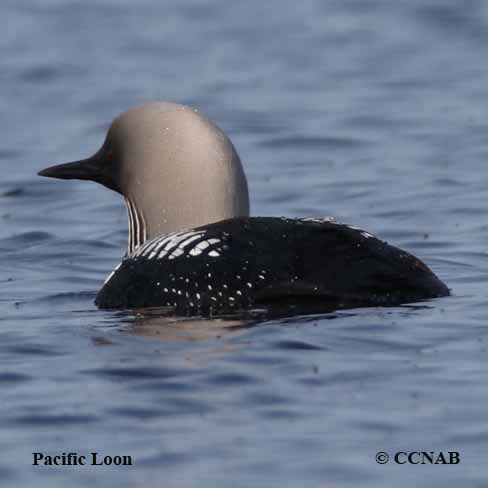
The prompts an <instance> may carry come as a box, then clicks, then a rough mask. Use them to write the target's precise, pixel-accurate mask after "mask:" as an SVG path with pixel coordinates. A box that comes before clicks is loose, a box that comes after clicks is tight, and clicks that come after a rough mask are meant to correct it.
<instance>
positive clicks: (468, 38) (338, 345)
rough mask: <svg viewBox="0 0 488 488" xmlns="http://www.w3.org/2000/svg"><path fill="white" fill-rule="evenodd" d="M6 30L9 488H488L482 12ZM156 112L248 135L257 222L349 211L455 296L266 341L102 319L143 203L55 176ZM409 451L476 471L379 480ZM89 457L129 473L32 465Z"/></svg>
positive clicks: (211, 3) (335, 5) (115, 18)
mask: <svg viewBox="0 0 488 488" xmlns="http://www.w3.org/2000/svg"><path fill="white" fill-rule="evenodd" d="M0 19H2V20H1V23H2V27H3V28H2V33H3V35H2V38H1V40H0V54H1V55H0V63H1V66H0V68H1V69H0V110H1V112H0V113H1V114H2V116H1V118H0V127H1V133H2V137H1V139H0V165H1V168H2V170H3V171H2V178H1V180H0V218H1V222H2V226H1V227H0V250H1V253H0V269H1V274H0V291H1V292H0V310H1V316H0V317H1V318H0V336H1V337H0V362H1V363H0V364H1V367H0V385H1V389H2V394H1V402H0V412H1V415H0V428H1V436H0V448H1V450H2V455H1V456H0V476H1V478H2V480H3V481H4V484H5V485H6V486H34V485H35V486H39V487H43V486H46V487H57V486H72V487H84V486H92V487H99V486H100V487H102V486H108V485H110V486H112V485H113V486H119V487H121V488H123V487H129V486H130V487H132V486H154V485H161V484H164V486H171V487H172V486H175V487H196V486H198V487H201V486H234V487H249V486H256V487H261V486H262V487H283V486H290V487H297V486H300V487H301V486H304V487H315V486H350V487H357V486H362V487H375V488H376V487H391V486H396V487H403V486H405V487H406V486H412V485H413V486H416V487H430V486H441V485H442V486H446V487H447V486H453V487H454V486H455V487H457V486H485V485H486V478H487V477H488V469H487V468H486V462H485V459H484V452H486V449H487V447H488V417H487V413H486V404H487V402H488V390H487V388H486V382H487V379H488V362H487V360H486V359H487V357H488V356H487V341H488V329H487V327H486V324H487V317H488V303H487V300H486V282H487V279H488V254H487V252H488V246H487V244H486V242H487V235H488V225H487V222H486V218H485V209H486V196H487V193H486V188H487V184H488V172H487V170H486V161H487V158H488V110H487V105H486V100H487V99H488V65H487V63H486V59H487V58H488V43H487V40H488V5H487V3H486V2H484V1H482V0H470V1H465V2H458V1H454V0H452V1H450V0H437V1H435V0H408V1H398V2H391V1H382V0H362V1H358V0H341V1H332V0H328V1H324V0H304V1H303V2H300V3H296V2H292V1H288V0H279V1H278V0H270V1H267V2H241V3H237V2H227V1H224V0H207V1H205V2H203V1H199V0H193V1H178V2H176V1H173V2H158V1H156V0H143V1H140V2H129V1H128V0H120V1H115V0H103V1H99V0H97V1H95V0H87V1H84V2H77V1H68V0H63V1H61V0H42V1H41V0H37V1H36V0H20V1H19V0H15V1H13V0H4V1H3V2H2V3H1V6H0ZM154 99H162V100H173V101H179V102H184V103H189V104H192V105H195V106H197V107H199V108H200V109H201V110H202V111H203V112H204V113H206V114H208V115H209V116H210V117H211V118H212V119H214V120H216V121H217V123H218V124H219V125H220V126H221V127H223V128H224V129H225V130H226V131H227V132H228V133H229V135H230V136H231V138H232V140H233V141H234V142H235V145H236V146H237V148H238V151H239V153H240V155H241V158H242V160H243V162H244V165H245V169H246V172H247V175H248V179H249V184H250V190H251V200H252V211H253V214H254V215H278V216H280V215H286V216H320V215H335V216H336V217H337V218H338V219H340V220H342V221H346V222H350V223H354V224H356V225H359V226H361V227H363V228H365V229H367V230H369V231H372V232H374V233H376V234H378V235H379V236H381V237H382V238H384V239H386V240H388V241H389V242H391V243H393V244H395V245H398V246H400V247H403V248H405V249H407V250H409V251H411V252H413V253H414V254H416V255H417V256H419V257H420V258H422V259H423V260H425V261H426V262H427V263H428V264H429V265H430V266H431V267H432V268H433V269H434V270H435V272H436V273H437V274H438V275H439V276H440V277H441V278H442V279H443V280H444V281H446V282H447V283H448V285H449V286H450V287H451V288H452V291H453V296H452V297H449V298H443V299H439V300H434V301H431V302H428V303H424V304H416V305H411V306H405V307H398V308H391V309H363V310H354V311H348V312H341V313H338V314H331V315H322V316H312V317H304V318H291V319H287V320H269V321H267V322H266V321H262V323H260V324H259V326H256V327H252V328H246V327H241V326H239V325H240V324H239V323H234V322H230V323H228V322H223V321H195V320H187V321H182V320H168V319H163V318H160V317H159V318H158V317H157V316H154V315H153V316H144V317H141V316H136V315H134V314H131V313H125V312H106V311H97V310H96V309H95V307H94V305H93V299H94V296H95V293H96V291H97V289H98V288H99V287H100V285H101V283H102V282H103V280H104V278H105V277H106V275H107V274H108V272H109V271H110V270H111V269H112V267H113V266H114V265H115V264H116V263H117V261H118V260H119V259H120V257H121V256H122V254H123V252H124V247H125V245H126V226H127V222H126V213H125V209H124V207H123V204H122V202H121V200H120V198H119V197H118V196H117V195H115V194H111V193H110V192H109V191H107V190H104V189H102V188H101V187H98V186H96V185H93V184H89V183H85V182H59V181H48V180H45V179H41V178H39V177H37V176H36V175H35V173H36V171H37V170H39V169H41V168H43V167H45V166H47V165H49V164H54V163H59V162H63V161H66V160H70V159H71V160H72V159H78V158H80V157H84V156H87V155H89V154H91V153H92V152H94V151H95V150H96V149H97V148H98V146H99V145H100V143H101V142H102V140H103V137H104V131H105V129H106V128H107V126H108V124H109V123H110V121H111V119H112V118H113V116H114V115H116V114H117V113H119V112H121V111H123V110H125V109H127V108H128V107H130V106H132V105H134V104H137V103H140V102H143V101H148V100H154ZM412 450H415V451H443V452H447V451H450V450H451V451H459V453H460V456H461V463H460V464H459V465H453V466H439V465H438V466H429V465H424V466H415V465H396V464H394V463H392V462H390V463H389V464H387V465H383V466H382V465H378V464H377V463H376V462H375V454H376V453H377V452H378V451H386V452H388V453H390V454H392V453H395V452H396V451H412ZM92 451H97V452H100V453H102V454H103V455H131V456H132V458H133V466H132V467H114V466H111V467H58V468H49V467H33V466H31V464H32V452H43V453H45V454H51V455H54V454H60V453H62V452H78V453H79V454H80V455H84V454H87V453H89V452H92Z"/></svg>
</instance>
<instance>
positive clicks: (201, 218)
mask: <svg viewBox="0 0 488 488" xmlns="http://www.w3.org/2000/svg"><path fill="white" fill-rule="evenodd" d="M39 175H41V176H47V177H52V178H61V179H81V180H92V181H95V182H98V183H101V184H102V185H104V186H106V187H107V188H109V189H111V190H114V191H116V192H118V193H120V194H121V195H122V196H123V197H124V198H125V202H126V204H127V211H128V220H129V225H128V227H129V235H128V248H127V254H126V256H125V258H124V259H123V260H122V262H121V263H120V264H119V265H118V266H117V268H116V269H115V270H114V271H113V272H112V273H111V275H110V276H109V277H108V278H107V280H106V281H105V284H104V285H103V287H102V288H101V290H100V291H99V292H98V294H97V297H96V300H95V303H96V304H97V305H98V306H99V307H100V308H144V307H156V306H162V307H169V308H170V309H171V310H174V312H175V313H176V314H181V315H209V314H210V315H211V314H218V313H229V312H233V311H240V310H246V309H251V308H253V307H260V306H267V305H273V304H274V305H276V304H278V305H280V304H283V305H299V306H302V309H303V305H305V307H307V306H308V305H310V306H312V305H322V306H324V308H328V309H339V308H352V307H362V306H381V305H386V306H388V305H397V304H401V303H406V302H413V301H418V300H422V299H428V298H434V297H441V296H445V295H448V294H449V289H448V288H447V287H446V285H444V283H442V282H441V281H440V280H439V279H438V278H437V277H436V275H435V274H434V273H433V272H432V271H431V270H430V269H429V268H428V267H427V266H426V265H425V264H424V263H423V262H422V261H420V260H419V259H417V258H416V257H415V256H413V255H411V254H409V253H407V252H405V251H403V250H401V249H398V248H396V247H394V246H391V245H389V244H387V243H386V242H383V241H382V240H380V239H378V238H376V237H374V236H373V235H372V234H370V233H369V232H366V231H364V230H362V229H359V228H356V227H353V226H350V225H346V224H342V223H338V222H336V221H335V220H334V219H333V218H330V217H325V218H301V219H300V218H298V219H296V218H294V219H290V218H278V217H277V218H274V217H250V216H249V196H248V188H247V181H246V176H245V174H244V170H243V167H242V164H241V161H240V159H239V156H238V154H237V151H236V150H235V148H234V146H233V144H232V142H231V141H230V140H229V138H228V137H227V136H226V134H225V133H224V132H223V131H222V130H221V129H220V128H218V127H217V126H216V125H215V124H214V123H213V122H211V121H210V120H209V119H208V118H206V117H205V116H204V115H202V114H201V113H200V112H199V111H197V110H194V109H192V108H190V107H187V106H184V105H179V104H175V103H168V102H153V103H148V104H145V105H142V106H138V107H135V108H131V109H130V110H128V111H126V112H124V113H122V114H121V115H119V116H118V117H117V118H116V119H115V120H114V121H113V122H112V124H111V126H110V129H109V131H108V133H107V136H106V138H105V142H104V143H103V145H102V147H101V148H100V149H99V150H98V151H97V152H96V153H95V154H94V155H93V156H91V157H89V158H87V159H84V160H81V161H75V162H71V163H65V164H60V165H56V166H51V167H49V168H46V169H44V170H42V171H40V172H39Z"/></svg>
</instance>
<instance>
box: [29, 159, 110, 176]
mask: <svg viewBox="0 0 488 488" xmlns="http://www.w3.org/2000/svg"><path fill="white" fill-rule="evenodd" d="M100 163H101V161H100V159H99V158H98V157H97V156H96V155H95V156H92V157H91V158H88V159H82V160H80V161H73V162H72V163H64V164H58V165H56V166H50V167H49V168H46V169H43V170H42V171H39V173H38V175H39V176H47V177H49V178H60V179H62V180H92V181H98V182H101V180H102V179H103V171H102V165H101V164H100Z"/></svg>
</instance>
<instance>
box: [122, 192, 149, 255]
mask: <svg viewBox="0 0 488 488" xmlns="http://www.w3.org/2000/svg"><path fill="white" fill-rule="evenodd" d="M125 203H126V205H127V214H128V217H129V242H128V244H127V253H128V254H131V253H132V252H134V251H135V250H136V249H137V248H138V247H139V246H141V245H142V244H144V242H145V241H146V239H147V235H148V230H147V224H146V219H145V218H144V214H143V213H142V212H141V211H140V209H139V208H137V207H136V205H135V203H134V201H133V200H132V199H131V198H129V197H125Z"/></svg>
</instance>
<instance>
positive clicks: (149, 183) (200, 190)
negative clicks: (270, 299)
mask: <svg viewBox="0 0 488 488" xmlns="http://www.w3.org/2000/svg"><path fill="white" fill-rule="evenodd" d="M39 174H40V175H41V176H49V177H52V178H62V179H81V180H92V181H96V182H98V183H101V184H102V185H105V186H106V187H108V188H110V189H112V190H114V191H116V192H118V193H120V194H122V195H123V196H124V197H125V200H126V203H127V208H128V213H129V252H131V251H133V250H134V249H135V248H136V247H138V246H139V245H141V244H142V243H143V242H144V241H145V240H146V239H151V238H153V237H156V236H158V235H161V234H166V233H169V232H174V231H178V230H182V229H189V228H192V227H197V226H199V225H204V224H208V223H211V222H217V221H219V220H223V219H227V218H232V217H240V216H247V215H249V196H248V191H247V182H246V176H245V174H244V171H243V169H242V166H241V162H240V160H239V156H238V155H237V152H236V150H235V149H234V146H233V145H232V143H231V141H230V140H229V138H228V137H227V136H226V135H225V134H224V133H223V132H222V130H220V129H219V128H218V127H217V126H216V125H215V124H213V123H212V122H211V121H210V120H208V119H207V118H205V117H204V116H203V115H201V114H200V113H198V112H197V111H195V110H194V109H191V108H189V107H185V106H183V105H177V104H174V103H165V102H155V103H149V104H146V105H142V106H140V107H135V108H132V109H130V110H128V111H127V112H124V113H123V114H121V115H119V116H118V117H117V118H116V119H115V120H114V121H113V122H112V125H111V127H110V129H109V131H108V134H107V137H106V139H105V142H104V143H103V145H102V147H101V148H100V150H99V151H98V152H97V153H96V154H95V155H93V156H91V157H90V158H88V159H84V160H81V161H75V162H72V163H66V164H60V165H57V166H52V167H50V168H46V169H44V170H42V171H41V172H39Z"/></svg>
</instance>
